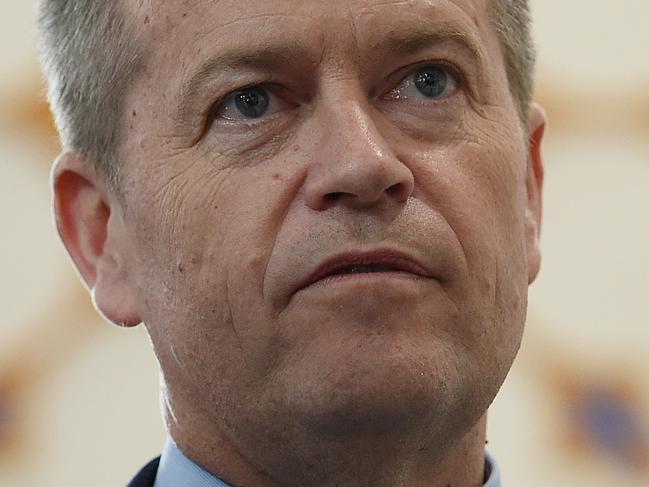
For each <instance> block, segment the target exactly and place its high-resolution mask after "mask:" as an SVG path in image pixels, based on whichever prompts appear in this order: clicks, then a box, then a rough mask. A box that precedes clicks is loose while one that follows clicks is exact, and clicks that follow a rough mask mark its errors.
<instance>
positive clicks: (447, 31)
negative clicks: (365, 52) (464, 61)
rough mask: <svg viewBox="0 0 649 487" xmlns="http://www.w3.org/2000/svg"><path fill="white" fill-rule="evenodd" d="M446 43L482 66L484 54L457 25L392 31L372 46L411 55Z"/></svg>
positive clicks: (423, 26)
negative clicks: (463, 52) (457, 48)
mask: <svg viewBox="0 0 649 487" xmlns="http://www.w3.org/2000/svg"><path fill="white" fill-rule="evenodd" d="M444 43H447V44H448V43H450V44H454V45H456V46H457V47H459V48H460V49H461V50H463V51H465V52H466V53H467V54H468V55H469V57H470V58H471V60H472V61H474V62H477V63H480V64H482V60H483V59H484V52H483V50H482V49H481V48H480V47H479V44H478V43H477V42H476V41H475V40H474V38H473V36H471V35H470V34H468V33H467V32H466V31H465V30H464V29H462V28H461V27H459V26H458V25H457V24H455V23H450V22H444V23H437V24H432V25H428V24H425V25H422V26H416V27H414V28H412V29H408V30H404V31H391V32H389V33H388V34H387V35H385V36H384V37H383V38H382V39H381V40H379V41H377V42H373V43H371V44H370V49H371V50H373V51H378V52H390V53H411V52H416V51H419V50H421V49H424V48H426V47H430V46H433V45H440V44H444Z"/></svg>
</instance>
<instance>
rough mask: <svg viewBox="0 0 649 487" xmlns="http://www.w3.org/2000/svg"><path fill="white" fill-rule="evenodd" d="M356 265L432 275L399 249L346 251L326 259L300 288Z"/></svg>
mask: <svg viewBox="0 0 649 487" xmlns="http://www.w3.org/2000/svg"><path fill="white" fill-rule="evenodd" d="M354 265H381V266H387V267H390V268H391V269H392V270H393V271H395V272H399V271H400V272H410V273H411V274H416V275H419V276H423V277H430V273H429V272H428V271H427V270H426V268H425V267H424V266H423V265H422V264H421V263H420V262H419V261H418V260H417V259H416V258H414V257H413V256H412V255H409V254H407V253H404V252H401V251H399V250H394V249H378V250H374V251H371V252H345V253H340V254H336V255H334V256H333V257H330V258H328V259H326V260H324V261H323V262H322V263H321V264H320V265H318V266H317V267H316V269H315V270H314V271H313V272H312V273H311V274H309V276H308V277H307V278H306V279H305V280H304V281H303V282H302V283H301V285H300V287H299V289H303V288H305V287H307V286H310V285H311V284H313V283H314V282H316V281H319V280H320V279H323V278H325V277H327V276H330V275H332V274H334V273H336V272H337V271H340V270H341V269H344V268H345V267H350V266H354Z"/></svg>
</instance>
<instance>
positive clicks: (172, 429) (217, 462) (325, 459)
mask: <svg viewBox="0 0 649 487" xmlns="http://www.w3.org/2000/svg"><path fill="white" fill-rule="evenodd" d="M174 412H175V413H176V414H175V416H174V419H173V420H171V415H169V414H168V415H167V420H168V421H167V424H168V428H169V433H170V434H171V436H172V437H173V439H174V441H175V442H176V444H177V445H178V447H179V448H180V450H181V451H182V452H183V453H184V454H185V455H186V456H187V457H188V458H190V459H191V460H192V461H193V462H195V463H196V464H198V465H200V466H201V467H202V468H204V469H205V470H207V471H208V472H211V473H212V474H214V475H215V476H217V477H219V478H221V479H223V480H225V481H226V482H228V483H230V484H231V485H237V486H246V487H293V486H295V487H297V486H307V485H319V486H323V487H329V486H331V487H333V486H337V485H344V486H346V487H356V486H358V487H360V486H367V485H372V486H375V487H383V486H386V487H387V486H403V487H406V486H407V487H412V486H418V487H419V486H421V487H424V486H425V487H451V486H452V487H456V486H457V487H460V486H462V487H473V486H476V487H480V486H482V484H483V470H484V445H485V435H486V416H483V417H482V418H480V419H479V420H478V421H477V422H476V423H475V424H474V425H473V426H471V427H470V428H469V429H468V431H466V432H464V433H463V434H462V435H461V436H460V437H459V439H457V438H456V441H453V442H451V443H450V444H449V443H446V444H445V445H444V443H445V442H441V443H440V442H439V441H436V439H430V438H428V439H423V441H422V438H421V436H420V435H413V434H407V435H403V436H399V435H395V434H394V432H392V433H391V434H390V435H374V436H372V435H367V436H364V437H362V438H359V437H343V438H340V437H339V438H334V439H332V438H331V437H327V438H315V437H313V436H309V435H308V434H302V435H297V439H296V438H295V437H294V436H296V435H295V434H294V433H296V432H295V431H292V432H290V431H289V432H286V435H285V436H282V437H279V438H278V437H276V436H273V438H265V437H264V435H262V434H258V435H257V438H256V440H257V441H256V444H254V445H248V444H243V443H241V442H240V441H239V442H237V441H236V440H233V439H232V435H228V434H227V433H226V428H219V427H218V426H217V425H215V424H214V422H213V421H211V420H209V419H207V418H206V416H201V415H188V416H182V415H181V416H180V417H179V416H178V410H177V409H176V408H174ZM303 433H304V432H303ZM304 438H307V439H308V441H301V439H304Z"/></svg>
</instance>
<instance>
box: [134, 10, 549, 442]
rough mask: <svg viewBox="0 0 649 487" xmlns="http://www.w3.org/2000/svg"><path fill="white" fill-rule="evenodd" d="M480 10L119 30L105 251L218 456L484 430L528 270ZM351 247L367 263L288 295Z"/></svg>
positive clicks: (315, 15) (510, 112)
mask: <svg viewBox="0 0 649 487" xmlns="http://www.w3.org/2000/svg"><path fill="white" fill-rule="evenodd" d="M488 3H489V2H487V1H481V0H429V1H423V0H422V1H419V0H412V1H408V2H401V1H395V2H385V1H378V0H358V1H352V2H350V1H327V2H314V1H303V0H269V1H266V2H253V1H250V0H237V1H236V2H235V1H232V2H231V1H225V0H223V1H218V2H216V1H206V0H203V1H201V0H186V1H182V2H152V4H153V6H144V7H141V8H139V9H138V10H137V12H135V13H134V17H133V18H134V19H135V20H134V21H135V22H137V23H138V24H139V25H140V26H141V28H139V30H140V32H141V39H140V41H141V42H142V43H143V45H144V46H145V49H146V51H147V58H146V68H145V71H144V73H143V75H142V76H141V77H139V78H138V80H136V81H135V82H134V84H133V87H132V90H131V92H130V93H129V95H128V103H127V108H126V116H127V121H126V123H125V126H126V127H127V128H128V130H127V132H126V135H125V144H124V146H123V159H124V164H123V168H122V181H123V183H122V184H123V188H124V199H125V202H126V205H125V210H124V222H125V227H124V228H125V231H126V233H125V237H124V241H125V242H128V245H126V246H125V247H128V248H129V250H128V252H127V253H126V255H127V257H126V258H127V260H128V269H129V282H130V284H131V288H132V290H133V297H134V300H135V302H136V303H137V307H138V312H139V315H140V316H141V317H142V319H143V321H144V322H145V323H146V326H147V328H148V330H149V333H150V335H151V338H152V342H153V344H154V347H155V349H156V353H157V355H158V358H159V360H160V363H161V368H162V372H163V374H164V378H165V382H166V387H167V394H168V395H169V401H170V403H171V406H172V408H173V406H174V401H176V399H177V398H179V397H182V398H183V401H184V402H185V403H186V404H192V405H193V407H194V408H195V409H196V411H201V414H204V415H206V416H209V417H210V418H211V420H212V423H213V424H215V425H218V427H219V428H220V429H221V430H222V431H225V432H226V434H227V435H228V436H229V437H230V439H231V441H232V442H233V443H235V444H238V445H247V444H252V443H254V438H255V435H258V434H259V431H260V430H259V428H261V427H263V428H264V431H266V432H267V433H268V434H269V435H270V436H272V435H276V436H277V437H281V436H282V434H283V433H282V432H283V431H286V430H287V428H289V426H287V421H288V420H287V418H290V424H291V425H292V426H290V427H291V428H293V427H295V428H301V429H304V428H307V429H312V430H317V431H320V432H328V433H331V434H334V433H335V431H336V428H341V427H346V428H351V429H354V428H358V429H359V431H361V430H363V428H368V427H370V426H376V425H378V424H384V425H385V428H387V429H389V428H390V425H391V424H397V423H399V424H402V425H403V424H409V422H411V423H412V424H413V425H414V424H420V423H421V418H425V424H427V425H428V426H429V428H430V431H438V432H441V431H443V430H444V426H443V423H444V424H460V423H462V422H465V421H475V420H477V418H478V417H479V416H481V415H482V413H483V412H484V411H485V409H486V408H487V407H488V404H489V403H490V402H491V400H492V399H493V397H494V395H495V393H496V392H497V390H498V388H499V387H500V384H501V383H502V381H503V379H504V377H505V375H506V373H507V371H508V369H509V367H510V365H511V363H512V360H513V359H514V356H515V354H516V352H517V349H518V347H519V343H520V340H521V335H522V331H523V323H524V318H525V309H526V295H527V285H528V282H529V281H530V280H531V279H533V277H534V275H535V273H536V265H535V264H534V262H535V261H536V259H537V257H538V256H537V255H536V254H535V252H536V250H535V245H534V239H535V236H534V235H533V234H534V232H530V231H529V228H528V227H527V225H526V224H527V223H529V222H528V219H529V218H528V217H529V214H528V215H527V216H526V213H528V212H527V209H528V203H529V201H528V191H527V189H526V184H529V178H528V149H527V146H526V139H527V133H526V131H525V130H524V129H523V127H522V124H521V123H520V120H519V119H518V117H517V110H516V106H515V103H514V101H513V100H512V97H511V95H510V92H509V89H508V83H507V78H506V70H505V66H504V62H503V59H502V54H501V51H500V47H499V43H498V39H497V36H496V33H495V31H494V28H493V26H492V24H491V23H490V21H489V12H488V6H487V4H488ZM375 251H376V252H375ZM398 252H400V253H402V254H405V256H407V257H408V258H409V259H410V260H412V261H416V262H417V263H418V265H419V266H420V268H419V270H418V273H417V274H413V273H412V270H413V269H412V268H410V269H409V270H410V271H411V272H403V271H404V269H403V262H404V261H396V260H394V256H395V254H396V253H398ZM350 253H351V254H352V255H353V256H354V255H355V256H356V257H358V255H364V254H366V253H367V255H366V256H365V257H367V259H366V260H364V261H363V262H361V263H362V264H367V265H370V266H371V267H358V266H357V267H356V268H354V267H349V266H348V267H346V268H337V269H336V271H339V272H343V273H347V274H346V275H341V276H338V277H337V278H331V277H330V278H327V279H321V280H319V281H317V282H315V283H313V284H311V285H307V286H305V283H307V282H308V280H309V276H310V275H311V274H312V273H313V272H314V271H316V269H318V267H319V266H320V265H321V264H323V263H325V262H327V261H328V259H330V258H333V257H336V256H338V255H340V254H350ZM531 254H533V255H531ZM386 259H387V261H389V262H387V263H386ZM340 262H343V261H340ZM340 262H339V263H340ZM343 263H344V262H343ZM356 264H358V262H357V263H356ZM341 265H342V264H341ZM399 269H401V272H396V270H399ZM370 270H372V271H384V272H376V273H370V272H366V271H370ZM405 270H408V269H405ZM386 271H388V272H386ZM178 401H180V399H178ZM232 425H236V426H232ZM275 425H276V428H275ZM275 430H276V431H275ZM260 448H261V446H260Z"/></svg>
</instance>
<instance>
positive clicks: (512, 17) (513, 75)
mask: <svg viewBox="0 0 649 487" xmlns="http://www.w3.org/2000/svg"><path fill="white" fill-rule="evenodd" d="M490 12H491V21H492V23H493V24H494V26H495V28H496V31H497V32H498V36H499V38H500V45H501V48H502V50H503V56H504V60H505V67H506V69H507V78H508V80H509V89H510V91H511V94H512V97H513V98H514V101H515V102H516V104H517V106H518V111H519V116H520V118H521V121H522V122H523V123H524V124H527V115H528V111H529V109H530V105H531V103H532V96H533V95H534V67H535V64H536V49H535V47H534V41H533V40H532V29H531V25H532V22H531V18H530V6H529V1H528V0H493V4H492V8H491V10H490Z"/></svg>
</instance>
